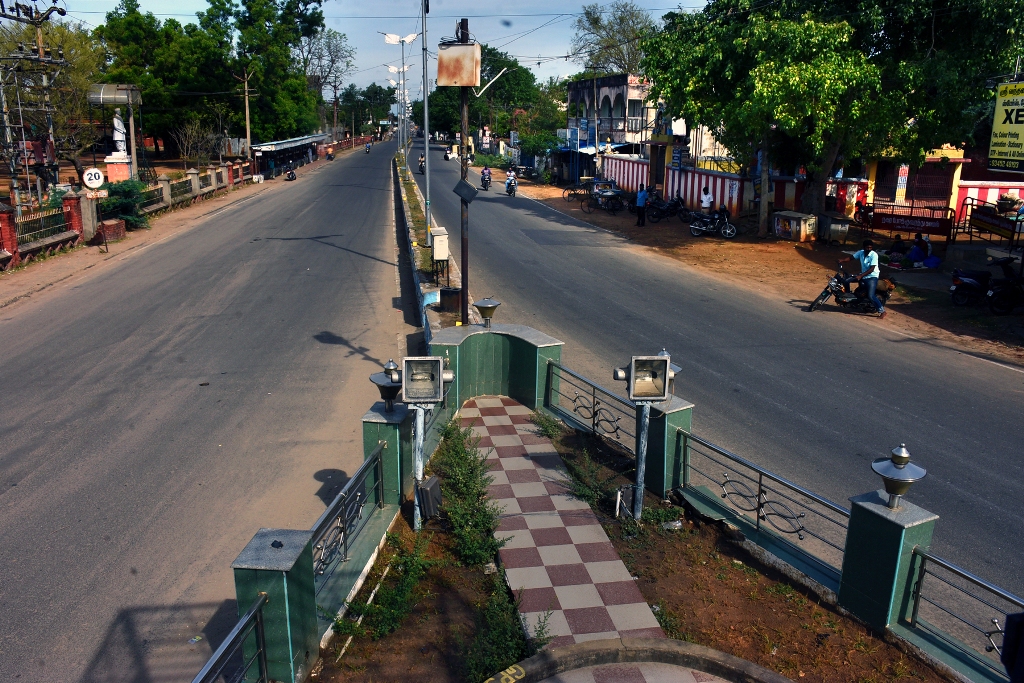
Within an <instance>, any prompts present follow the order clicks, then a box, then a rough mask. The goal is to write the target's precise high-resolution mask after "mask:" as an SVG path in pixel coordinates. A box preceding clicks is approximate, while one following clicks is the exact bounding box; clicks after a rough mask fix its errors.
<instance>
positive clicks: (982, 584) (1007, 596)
mask: <svg viewBox="0 0 1024 683" xmlns="http://www.w3.org/2000/svg"><path fill="white" fill-rule="evenodd" d="M914 554H915V555H920V556H921V557H923V558H925V559H927V560H928V561H929V562H934V563H935V564H937V565H939V566H940V567H942V568H943V569H946V570H948V571H951V572H953V573H954V574H956V575H958V576H959V577H960V578H962V579H967V580H968V581H970V582H971V583H973V584H974V585H975V586H978V587H979V588H984V589H985V590H987V591H989V592H990V593H995V594H996V595H998V596H999V597H1001V598H1002V599H1003V600H1006V601H1007V602H1009V603H1012V604H1014V605H1016V606H1017V607H1020V608H1021V609H1024V598H1019V597H1017V596H1016V595H1014V594H1013V593H1010V592H1009V591H1006V590H1003V589H1002V588H1000V587H999V586H996V585H994V584H991V583H989V582H988V581H986V580H985V579H983V578H981V577H980V576H978V575H977V574H972V573H971V572H969V571H967V570H966V569H963V568H961V567H958V566H956V565H955V564H953V563H952V562H948V561H946V560H944V559H942V558H941V557H937V556H936V555H932V554H931V553H929V552H927V551H925V550H921V549H920V548H914Z"/></svg>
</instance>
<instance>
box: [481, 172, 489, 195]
mask: <svg viewBox="0 0 1024 683" xmlns="http://www.w3.org/2000/svg"><path fill="white" fill-rule="evenodd" d="M480 187H482V188H483V189H484V191H485V192H486V191H487V190H489V189H491V176H489V175H481V176H480Z"/></svg>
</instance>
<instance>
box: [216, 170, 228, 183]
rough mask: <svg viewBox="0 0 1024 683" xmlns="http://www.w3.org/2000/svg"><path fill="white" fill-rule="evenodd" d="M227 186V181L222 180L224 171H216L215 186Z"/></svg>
mask: <svg viewBox="0 0 1024 683" xmlns="http://www.w3.org/2000/svg"><path fill="white" fill-rule="evenodd" d="M227 184H228V183H227V180H226V179H225V178H224V171H223V170H218V171H217V186H218V187H220V186H222V185H227Z"/></svg>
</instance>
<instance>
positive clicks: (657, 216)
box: [647, 196, 683, 223]
mask: <svg viewBox="0 0 1024 683" xmlns="http://www.w3.org/2000/svg"><path fill="white" fill-rule="evenodd" d="M682 206H683V200H682V199H680V198H679V197H678V196H677V197H676V198H675V199H670V200H669V201H665V200H663V199H658V198H655V199H653V200H651V201H649V202H647V220H649V221H650V222H652V223H657V222H658V221H660V220H661V219H662V218H668V217H669V216H675V215H676V214H678V213H679V209H680V208H682Z"/></svg>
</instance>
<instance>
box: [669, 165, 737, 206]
mask: <svg viewBox="0 0 1024 683" xmlns="http://www.w3.org/2000/svg"><path fill="white" fill-rule="evenodd" d="M705 187H706V188H708V189H709V190H711V194H712V195H714V197H715V206H716V207H719V206H722V205H723V204H724V205H725V206H726V208H728V209H729V213H731V214H732V215H734V216H735V215H737V214H739V213H741V212H743V211H744V210H749V208H750V207H748V206H746V205H745V204H744V197H753V196H754V189H753V185H752V183H751V182H750V181H749V180H747V179H745V178H741V177H740V176H738V175H734V174H732V173H719V172H717V171H706V170H704V169H696V170H694V169H689V168H686V169H681V170H679V171H676V170H673V169H671V168H669V169H666V170H665V197H666V198H669V199H670V198H672V197H675V196H676V195H679V196H680V197H682V198H683V201H684V202H685V203H686V205H687V206H688V207H690V208H691V209H699V208H700V196H701V194H702V193H703V191H704V188H705Z"/></svg>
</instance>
